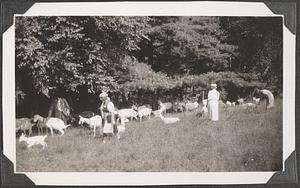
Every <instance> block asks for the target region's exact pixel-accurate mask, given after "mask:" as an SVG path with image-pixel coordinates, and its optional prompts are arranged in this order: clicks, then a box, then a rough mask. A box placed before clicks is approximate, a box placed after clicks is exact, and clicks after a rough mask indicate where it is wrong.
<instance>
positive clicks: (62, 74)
mask: <svg viewBox="0 0 300 188" xmlns="http://www.w3.org/2000/svg"><path fill="white" fill-rule="evenodd" d="M281 19H282V18H280V17H278V18H277V17H272V18H269V17H174V16H169V17H109V16H105V17H101V16H99V17H88V16H86V17H54V16H51V17H41V16H39V17H16V20H15V25H16V31H15V36H16V41H15V43H16V86H17V87H16V102H17V105H18V107H19V109H22V106H24V107H26V110H25V111H26V113H29V112H32V111H38V109H39V108H38V107H39V105H36V107H32V108H30V107H28V105H27V103H30V104H31V102H30V101H35V103H36V104H37V103H47V101H48V103H49V101H51V100H53V99H55V97H58V96H60V97H64V98H67V100H68V101H69V103H71V106H72V107H73V108H75V111H79V110H85V109H89V108H96V106H97V105H98V104H97V102H95V101H97V94H99V93H100V92H101V91H108V92H109V93H110V94H111V96H112V97H113V98H114V99H115V100H116V101H117V103H119V105H121V106H122V105H128V104H127V103H128V101H130V100H131V101H137V100H138V99H139V100H141V97H140V96H141V95H142V96H144V97H142V98H144V99H145V100H147V98H148V99H150V98H159V97H160V96H171V97H172V98H179V99H182V98H183V97H185V96H188V95H191V93H192V94H195V93H199V92H201V91H203V90H205V89H207V87H208V85H209V84H210V83H211V82H217V83H218V85H219V89H220V90H221V91H222V94H223V95H222V96H223V99H224V100H226V99H232V100H234V99H236V98H237V97H241V96H246V95H248V94H249V91H251V90H252V89H253V88H255V87H267V88H269V89H271V90H272V91H273V92H274V93H275V94H280V93H281V92H282V53H283V50H282V43H283V41H282V40H283V39H282V37H283V36H282V20H281ZM175 94H176V95H177V96H173V95H175ZM145 95H147V96H145ZM238 95H239V96H238ZM26 100H27V102H26ZM141 102H143V101H141ZM144 102H147V101H144ZM48 103H47V104H48ZM47 108H49V106H47V105H45V109H47ZM17 109H18V108H17ZM23 111H24V109H23ZM45 111H46V110H45ZM20 113H21V112H19V114H20ZM26 113H25V114H26ZM27 115H28V114H27Z"/></svg>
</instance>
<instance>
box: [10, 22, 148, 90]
mask: <svg viewBox="0 0 300 188" xmlns="http://www.w3.org/2000/svg"><path fill="white" fill-rule="evenodd" d="M146 21H147V19H143V17H17V18H16V54H17V56H16V66H17V69H26V70H27V74H28V75H29V76H30V79H31V81H32V85H33V86H34V88H35V89H36V90H37V91H38V92H42V93H44V94H45V95H46V96H49V89H55V91H56V92H59V90H63V91H67V92H78V88H79V86H87V87H88V88H89V91H90V92H95V91H98V92H99V91H101V90H105V89H106V90H107V89H112V90H113V89H115V88H116V87H117V85H118V84H119V83H118V82H120V81H122V79H121V77H122V75H123V73H124V72H125V71H126V65H127V64H126V63H127V61H126V57H127V56H128V54H130V52H131V51H134V50H137V49H138V46H137V42H138V41H139V40H140V39H141V37H142V36H143V29H144V28H145V27H146V26H147V23H146Z"/></svg>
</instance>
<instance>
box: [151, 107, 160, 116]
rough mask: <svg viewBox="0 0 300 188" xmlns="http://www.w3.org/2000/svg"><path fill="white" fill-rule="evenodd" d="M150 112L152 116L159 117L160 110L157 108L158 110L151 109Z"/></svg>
mask: <svg viewBox="0 0 300 188" xmlns="http://www.w3.org/2000/svg"><path fill="white" fill-rule="evenodd" d="M151 113H152V114H153V115H154V117H159V116H160V114H161V110H160V109H158V110H155V111H152V112H151Z"/></svg>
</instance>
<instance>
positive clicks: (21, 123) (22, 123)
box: [16, 118, 33, 136]
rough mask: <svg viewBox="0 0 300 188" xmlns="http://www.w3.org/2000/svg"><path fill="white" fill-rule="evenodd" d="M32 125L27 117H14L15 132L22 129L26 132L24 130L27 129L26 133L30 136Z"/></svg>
mask: <svg viewBox="0 0 300 188" xmlns="http://www.w3.org/2000/svg"><path fill="white" fill-rule="evenodd" d="M32 126H33V124H32V123H31V119H29V118H19V119H16V132H18V131H22V132H23V133H25V134H26V131H28V135H29V136H30V135H31V134H32Z"/></svg>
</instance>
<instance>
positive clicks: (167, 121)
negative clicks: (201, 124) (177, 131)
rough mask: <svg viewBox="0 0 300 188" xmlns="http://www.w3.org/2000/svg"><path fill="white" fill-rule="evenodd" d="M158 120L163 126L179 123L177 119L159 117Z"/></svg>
mask: <svg viewBox="0 0 300 188" xmlns="http://www.w3.org/2000/svg"><path fill="white" fill-rule="evenodd" d="M160 118H161V119H162V120H163V122H164V124H173V123H176V122H179V121H180V119H179V118H178V117H164V116H163V115H160Z"/></svg>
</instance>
